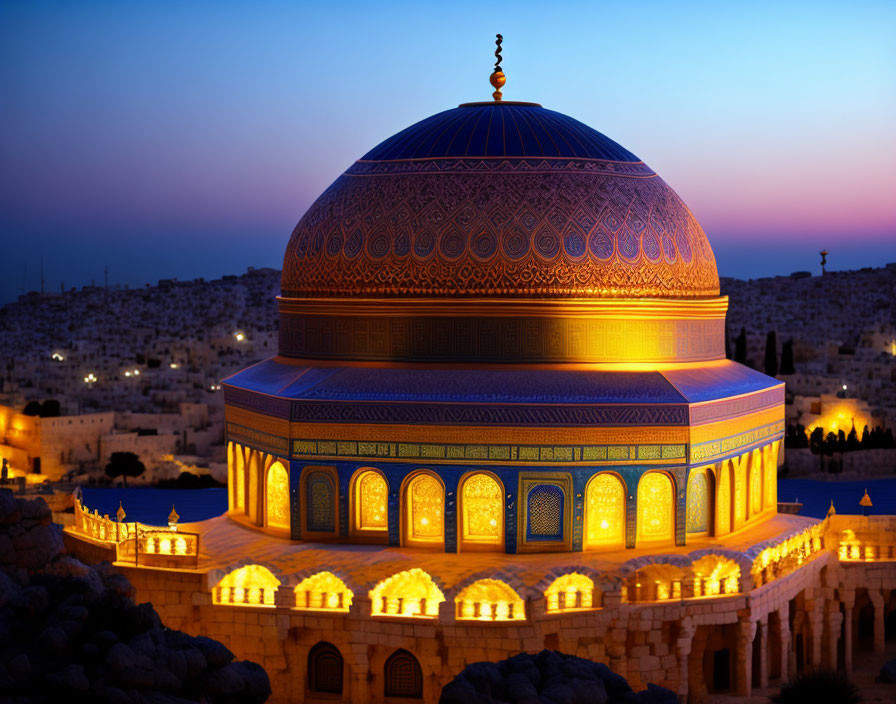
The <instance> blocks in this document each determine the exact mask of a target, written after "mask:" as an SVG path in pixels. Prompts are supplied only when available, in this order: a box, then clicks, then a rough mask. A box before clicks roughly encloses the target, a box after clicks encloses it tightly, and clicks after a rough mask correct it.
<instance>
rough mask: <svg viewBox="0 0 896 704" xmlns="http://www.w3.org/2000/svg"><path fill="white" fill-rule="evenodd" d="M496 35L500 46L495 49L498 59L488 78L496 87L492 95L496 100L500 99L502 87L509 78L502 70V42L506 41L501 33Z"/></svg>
mask: <svg viewBox="0 0 896 704" xmlns="http://www.w3.org/2000/svg"><path fill="white" fill-rule="evenodd" d="M495 36H496V37H497V39H495V44H496V45H497V47H498V48H497V49H495V58H496V59H497V61H495V70H494V72H493V73H492V75H491V76H489V78H488V80H489V83H491V84H492V87H494V89H495V92H494V93H492V97H493V98H494V99H495V100H496V101H500V100H501V88H502V86H503V85H504V83H505V82H506V81H507V78H506V77H505V76H504V72H503V71H502V70H501V60H502V57H501V42H502V41H504V37H502V36H501V35H500V34H496V35H495Z"/></svg>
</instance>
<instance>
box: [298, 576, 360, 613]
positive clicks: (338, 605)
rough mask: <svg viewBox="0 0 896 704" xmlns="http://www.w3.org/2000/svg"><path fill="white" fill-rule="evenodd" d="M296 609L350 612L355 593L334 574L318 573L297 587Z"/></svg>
mask: <svg viewBox="0 0 896 704" xmlns="http://www.w3.org/2000/svg"><path fill="white" fill-rule="evenodd" d="M294 591H295V595H296V608H297V609H302V610H307V611H314V610H317V609H323V610H326V611H348V610H349V608H350V607H351V605H352V599H353V598H354V596H355V595H354V593H353V592H352V590H351V589H349V588H348V587H347V586H346V585H345V582H343V581H342V580H341V579H339V577H337V576H336V575H335V574H333V573H332V572H318V573H317V574H313V575H311V576H310V577H306V578H305V579H303V580H302V581H301V582H299V583H298V584H297V585H296V588H295V590H294Z"/></svg>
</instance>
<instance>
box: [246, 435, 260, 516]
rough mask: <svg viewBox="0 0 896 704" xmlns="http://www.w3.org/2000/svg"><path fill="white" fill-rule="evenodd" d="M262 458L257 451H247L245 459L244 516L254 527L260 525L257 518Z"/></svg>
mask: <svg viewBox="0 0 896 704" xmlns="http://www.w3.org/2000/svg"><path fill="white" fill-rule="evenodd" d="M263 461H264V458H263V456H262V454H261V453H260V452H259V451H258V450H252V449H248V457H247V458H246V515H248V516H249V519H250V520H251V521H252V522H253V523H255V524H256V525H257V524H259V523H260V521H259V516H258V501H259V490H258V484H259V482H260V481H261V468H262V463H263Z"/></svg>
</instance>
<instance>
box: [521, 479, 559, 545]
mask: <svg viewBox="0 0 896 704" xmlns="http://www.w3.org/2000/svg"><path fill="white" fill-rule="evenodd" d="M565 503H566V495H565V494H564V492H563V489H562V488H560V487H559V486H557V485H556V484H535V485H534V486H532V487H531V488H530V489H529V491H528V493H527V494H526V540H527V541H559V540H563V527H564V525H563V524H564V517H565Z"/></svg>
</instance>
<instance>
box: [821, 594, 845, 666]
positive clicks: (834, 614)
mask: <svg viewBox="0 0 896 704" xmlns="http://www.w3.org/2000/svg"><path fill="white" fill-rule="evenodd" d="M839 606H840V605H839V604H838V603H837V602H836V601H835V602H831V603H830V604H829V606H828V611H827V613H826V614H825V617H826V618H827V633H828V639H827V642H826V643H825V645H826V646H827V648H826V649H827V654H826V655H825V661H824V663H823V665H824V666H825V667H827V668H828V669H831V670H836V669H837V644H838V643H839V642H840V627H841V626H842V625H843V614H841V613H840V609H839Z"/></svg>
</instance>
